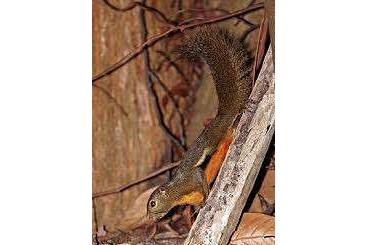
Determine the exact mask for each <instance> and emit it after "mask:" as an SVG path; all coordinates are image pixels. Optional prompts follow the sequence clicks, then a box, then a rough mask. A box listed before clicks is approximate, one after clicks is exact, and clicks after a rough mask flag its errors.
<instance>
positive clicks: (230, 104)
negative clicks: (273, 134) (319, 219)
mask: <svg viewBox="0 0 368 245" xmlns="http://www.w3.org/2000/svg"><path fill="white" fill-rule="evenodd" d="M176 52H179V55H181V56H182V57H185V58H187V59H189V60H191V61H193V60H199V59H202V60H203V61H205V62H206V63H207V64H208V66H209V68H210V70H211V74H212V77H213V80H214V83H215V86H216V92H217V96H218V100H219V107H218V113H217V116H216V117H215V119H214V120H212V121H211V123H210V124H209V125H208V126H207V127H206V128H205V129H204V130H203V131H202V133H201V134H200V135H199V137H198V138H197V139H196V141H195V142H194V143H193V144H192V145H191V146H190V148H189V149H188V151H187V152H185V154H184V156H183V158H182V162H181V164H180V165H179V166H178V168H177V169H176V171H175V173H174V175H173V177H172V178H171V179H170V180H169V181H168V182H167V183H165V184H163V185H162V186H161V187H160V188H158V189H157V190H156V191H155V192H153V194H152V195H151V197H150V200H149V203H148V209H147V210H148V214H149V215H150V216H151V217H152V218H154V219H156V220H157V219H159V218H161V217H162V216H163V215H164V214H166V213H167V212H168V211H169V210H170V209H171V208H173V207H174V206H175V204H177V203H178V200H183V196H191V197H192V196H193V195H191V194H192V193H193V192H195V193H197V192H199V193H201V194H202V195H195V196H203V198H202V200H200V201H198V200H192V199H193V198H190V199H188V200H190V202H186V204H193V205H198V203H203V202H204V200H205V199H206V198H207V195H208V183H207V180H206V176H205V175H204V172H203V170H202V168H201V167H200V166H199V165H201V162H200V163H198V161H199V160H200V159H205V158H206V157H207V159H206V160H207V161H208V158H209V157H211V155H212V154H213V153H214V152H215V151H216V150H217V147H218V146H219V143H220V142H221V141H222V140H223V139H224V138H225V137H227V132H229V129H230V128H231V126H232V124H233V122H234V120H235V118H236V116H237V115H238V114H239V113H240V112H241V110H242V109H244V107H245V102H246V100H247V99H248V97H249V95H250V93H251V89H252V86H251V84H252V80H251V71H252V60H251V58H250V57H249V55H248V53H247V51H246V49H245V48H244V45H243V43H242V42H240V40H239V39H238V38H237V37H235V36H234V35H232V34H230V33H229V32H228V31H227V30H225V29H222V28H219V27H216V26H204V27H199V28H196V29H194V30H190V31H188V32H186V33H185V37H184V40H183V42H182V44H181V45H180V46H179V47H178V48H177V49H176ZM220 145H222V144H220ZM226 149H227V148H226ZM217 152H222V154H226V152H224V150H218V151H217ZM204 153H206V154H207V155H205V158H204V156H203V154H204ZM223 158H224V156H220V155H219V154H217V155H216V159H217V160H216V161H214V160H213V161H212V162H213V163H214V162H216V164H214V165H213V166H215V167H216V168H217V169H218V168H219V161H220V160H221V162H222V159H223ZM209 172H211V176H213V175H214V173H213V172H214V171H211V170H209V169H208V168H207V169H206V173H209ZM212 178H213V177H211V179H212ZM151 201H154V202H155V203H156V205H155V206H154V207H152V206H150V202H151ZM180 203H181V204H183V203H182V202H180Z"/></svg>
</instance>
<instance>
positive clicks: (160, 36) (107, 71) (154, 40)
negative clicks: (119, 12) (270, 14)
mask: <svg viewBox="0 0 368 245" xmlns="http://www.w3.org/2000/svg"><path fill="white" fill-rule="evenodd" d="M261 8H263V3H258V4H254V5H252V6H249V7H247V8H245V9H241V10H238V11H235V12H232V13H230V14H226V15H221V16H217V17H213V18H209V19H207V20H203V21H200V22H197V23H193V24H186V25H178V26H175V27H171V28H169V29H168V30H167V31H164V32H163V33H160V34H157V35H154V36H152V37H151V38H149V39H148V40H147V41H145V42H144V43H143V44H142V45H141V46H139V47H138V48H137V49H135V50H134V51H132V52H130V53H129V54H128V55H126V56H124V57H123V58H122V59H120V60H119V61H118V62H116V63H115V64H113V65H111V66H109V67H108V68H106V69H105V70H103V71H102V72H100V73H98V74H97V75H95V76H93V78H92V83H94V82H96V81H98V80H100V79H101V78H103V77H105V76H107V75H109V74H111V73H113V72H114V71H116V70H117V69H119V68H120V67H122V66H124V65H125V64H127V63H128V62H130V61H131V60H133V59H134V58H135V57H137V56H138V55H139V54H141V53H142V52H143V50H144V49H146V48H147V47H150V46H152V45H154V44H155V43H157V42H158V41H160V40H162V39H164V38H168V37H170V36H172V35H174V34H177V33H179V32H183V31H184V30H186V29H190V28H194V27H197V26H201V25H206V24H210V23H216V22H219V21H224V20H228V19H230V18H234V17H236V16H240V15H244V14H246V13H250V12H253V11H256V10H258V9H261Z"/></svg>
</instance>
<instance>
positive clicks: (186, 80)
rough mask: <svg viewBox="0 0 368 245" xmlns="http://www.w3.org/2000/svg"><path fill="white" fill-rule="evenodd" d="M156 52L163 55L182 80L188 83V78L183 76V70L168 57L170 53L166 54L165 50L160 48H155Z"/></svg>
mask: <svg viewBox="0 0 368 245" xmlns="http://www.w3.org/2000/svg"><path fill="white" fill-rule="evenodd" d="M156 53H158V54H160V55H161V56H163V57H164V58H165V60H166V61H167V62H169V64H170V65H171V66H172V67H174V69H175V70H176V72H177V73H178V74H179V75H180V76H181V77H182V78H183V79H184V81H185V82H186V83H189V79H188V78H187V77H186V76H185V74H184V72H183V71H182V70H181V69H180V67H179V66H178V64H176V62H175V61H173V60H172V59H171V58H170V55H169V54H167V53H166V52H164V51H162V50H156Z"/></svg>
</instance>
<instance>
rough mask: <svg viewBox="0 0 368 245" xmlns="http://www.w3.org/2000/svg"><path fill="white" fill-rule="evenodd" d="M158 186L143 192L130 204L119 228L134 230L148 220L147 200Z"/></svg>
mask: <svg viewBox="0 0 368 245" xmlns="http://www.w3.org/2000/svg"><path fill="white" fill-rule="evenodd" d="M156 188H157V186H155V187H152V188H150V189H148V190H146V191H145V192H143V193H141V194H140V195H139V196H138V197H137V198H136V199H135V200H134V201H133V202H132V203H131V204H130V206H129V208H128V209H127V211H126V212H125V213H124V216H123V217H122V221H121V222H120V225H119V228H120V229H121V230H123V231H129V230H133V229H135V228H137V227H139V226H141V225H143V224H144V223H146V222H147V221H148V216H147V202H148V199H149V197H150V196H151V194H152V192H153V191H154V190H155V189H156Z"/></svg>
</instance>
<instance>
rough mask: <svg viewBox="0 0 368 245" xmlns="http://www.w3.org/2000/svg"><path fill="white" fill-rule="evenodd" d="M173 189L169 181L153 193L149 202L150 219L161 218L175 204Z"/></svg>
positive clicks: (156, 219)
mask: <svg viewBox="0 0 368 245" xmlns="http://www.w3.org/2000/svg"><path fill="white" fill-rule="evenodd" d="M171 189H172V188H170V186H169V185H168V183H165V184H163V185H161V186H160V187H158V188H157V189H156V190H155V191H154V192H153V193H152V194H151V196H150V198H149V199H148V203H147V214H148V216H149V218H150V219H153V220H154V221H158V220H160V219H161V218H163V217H164V216H165V215H166V214H167V213H168V212H169V211H170V210H171V209H172V208H173V207H174V206H175V204H174V202H173V195H172V193H174V190H171ZM170 193H171V194H170Z"/></svg>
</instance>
